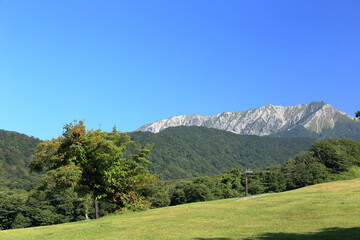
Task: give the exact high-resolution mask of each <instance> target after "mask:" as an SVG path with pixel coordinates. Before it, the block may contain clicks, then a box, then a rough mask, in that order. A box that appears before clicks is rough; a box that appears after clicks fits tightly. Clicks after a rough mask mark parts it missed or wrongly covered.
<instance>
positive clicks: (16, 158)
mask: <svg viewBox="0 0 360 240" xmlns="http://www.w3.org/2000/svg"><path fill="white" fill-rule="evenodd" d="M39 142H40V140H39V139H37V138H34V137H29V136H27V135H25V134H20V133H17V132H10V131H5V130H0V181H1V184H0V189H1V188H4V187H7V188H26V187H28V186H29V185H31V184H32V183H33V182H34V181H37V179H38V175H37V174H35V173H30V171H29V168H28V164H29V163H30V161H31V156H32V155H33V154H34V152H35V148H36V145H37V144H38V143H39Z"/></svg>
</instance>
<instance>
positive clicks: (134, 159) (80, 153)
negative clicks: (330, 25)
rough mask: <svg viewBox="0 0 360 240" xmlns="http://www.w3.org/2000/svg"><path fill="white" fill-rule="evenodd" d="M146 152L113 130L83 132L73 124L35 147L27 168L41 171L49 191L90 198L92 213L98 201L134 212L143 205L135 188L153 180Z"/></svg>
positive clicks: (82, 124)
mask: <svg viewBox="0 0 360 240" xmlns="http://www.w3.org/2000/svg"><path fill="white" fill-rule="evenodd" d="M148 153H149V148H147V147H145V148H142V147H139V146H138V145H136V144H135V143H134V142H133V141H131V140H130V137H129V135H128V134H126V133H121V132H119V131H118V130H117V129H116V128H114V129H113V131H112V132H105V131H101V130H86V128H85V125H84V123H83V121H79V122H77V121H74V122H73V123H71V124H66V125H65V127H64V133H63V135H62V136H60V137H58V138H56V139H52V140H48V141H44V142H42V143H40V144H39V145H38V147H37V150H36V154H35V159H34V160H33V161H32V163H31V168H32V169H34V170H38V171H45V172H46V174H45V177H44V178H43V179H44V181H45V182H46V184H47V185H49V186H51V187H52V188H56V189H59V190H65V189H68V188H72V189H74V190H75V191H76V192H77V193H78V194H79V195H82V196H86V195H92V197H93V198H94V200H95V209H96V210H98V206H97V200H99V199H107V200H109V201H110V202H113V203H116V204H118V205H119V207H120V208H124V207H130V208H133V209H138V208H140V207H142V206H143V204H145V202H144V201H143V198H142V197H141V196H140V195H139V189H140V188H142V187H144V186H145V185H147V184H149V183H151V182H152V181H153V180H154V176H153V175H151V174H150V172H149V171H148V170H147V165H148V164H149V163H150V162H149V161H148V160H147V159H146V156H147V154H148ZM96 216H97V217H98V214H96Z"/></svg>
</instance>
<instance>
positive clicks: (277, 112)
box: [138, 102, 360, 140]
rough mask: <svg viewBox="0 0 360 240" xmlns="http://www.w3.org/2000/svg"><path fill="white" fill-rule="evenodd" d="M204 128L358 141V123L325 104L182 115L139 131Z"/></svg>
mask: <svg viewBox="0 0 360 240" xmlns="http://www.w3.org/2000/svg"><path fill="white" fill-rule="evenodd" d="M177 126H203V127H208V128H216V129H220V130H225V131H229V132H233V133H237V134H247V135H257V136H271V135H274V136H291V137H295V136H296V137H309V136H310V137H313V138H317V139H326V138H352V139H354V140H359V138H360V122H359V121H357V120H356V119H355V118H354V117H352V116H349V115H347V114H345V113H343V112H341V111H340V110H338V109H335V108H334V107H332V106H331V105H329V104H326V103H324V102H312V103H310V104H300V105H296V106H290V107H283V106H275V105H271V104H268V105H265V106H263V107H260V108H256V109H250V110H247V111H238V112H223V113H219V114H216V115H214V116H200V115H197V114H194V115H181V116H176V117H171V118H168V119H162V120H159V121H156V122H154V123H149V124H146V125H144V126H142V127H140V128H139V129H138V130H139V131H150V132H155V133H157V132H160V131H162V130H164V129H166V128H169V127H177Z"/></svg>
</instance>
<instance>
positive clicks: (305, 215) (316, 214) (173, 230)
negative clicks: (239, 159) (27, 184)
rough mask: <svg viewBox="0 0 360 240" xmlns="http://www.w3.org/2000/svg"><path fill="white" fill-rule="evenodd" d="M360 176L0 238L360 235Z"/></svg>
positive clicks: (216, 239)
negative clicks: (257, 195)
mask: <svg viewBox="0 0 360 240" xmlns="http://www.w3.org/2000/svg"><path fill="white" fill-rule="evenodd" d="M359 216H360V179H353V180H346V181H337V182H331V183H323V184H318V185H313V186H309V187H305V188H301V189H297V190H293V191H288V192H283V193H274V194H269V195H263V196H259V197H256V198H250V199H248V200H242V199H239V198H232V199H226V200H218V201H209V202H198V203H191V204H184V205H179V206H173V207H164V208H159V209H152V210H147V211H144V212H127V213H122V214H114V215H111V216H107V217H103V218H101V219H98V220H87V221H80V222H74V223H66V224H59V225H53V226H43V227H34V228H24V229H16V230H5V231H0V239H2V240H13V239H27V240H32V239H34V240H35V239H51V240H61V239H63V240H65V239H67V240H68V239H82V240H85V239H86V240H88V239H154V240H155V239H193V240H210V239H212V240H235V239H246V240H250V239H251V240H255V239H259V240H260V239H263V240H274V239H317V240H319V239H320V240H321V239H327V240H329V239H330V240H332V239H334V240H335V239H354V240H355V239H357V240H358V239H360V217H359Z"/></svg>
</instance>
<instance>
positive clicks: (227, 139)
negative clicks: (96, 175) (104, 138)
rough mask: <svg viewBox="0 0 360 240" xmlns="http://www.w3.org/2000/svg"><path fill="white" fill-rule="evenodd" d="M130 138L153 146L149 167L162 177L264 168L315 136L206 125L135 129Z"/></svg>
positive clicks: (295, 151)
mask: <svg viewBox="0 0 360 240" xmlns="http://www.w3.org/2000/svg"><path fill="white" fill-rule="evenodd" d="M130 136H131V138H132V139H133V140H134V141H135V142H137V143H140V144H142V145H145V144H150V145H152V150H151V153H150V156H149V158H150V160H151V162H152V163H153V164H152V165H151V166H150V169H151V170H152V171H153V172H155V173H159V174H161V178H162V179H179V178H190V177H196V176H205V175H217V174H222V173H225V172H226V171H227V170H229V169H230V168H237V167H245V168H265V167H268V166H271V165H277V164H283V163H284V162H285V161H286V160H288V159H289V158H291V157H294V156H295V155H296V154H298V153H299V152H301V151H306V150H307V149H309V147H310V146H311V144H312V143H313V142H314V139H313V138H304V137H298V138H287V137H285V138H284V137H259V136H249V135H239V134H234V133H231V132H226V131H222V130H217V129H211V128H206V127H195V126H191V127H174V128H168V129H165V130H163V131H161V132H159V133H157V134H154V133H151V132H132V133H130Z"/></svg>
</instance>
